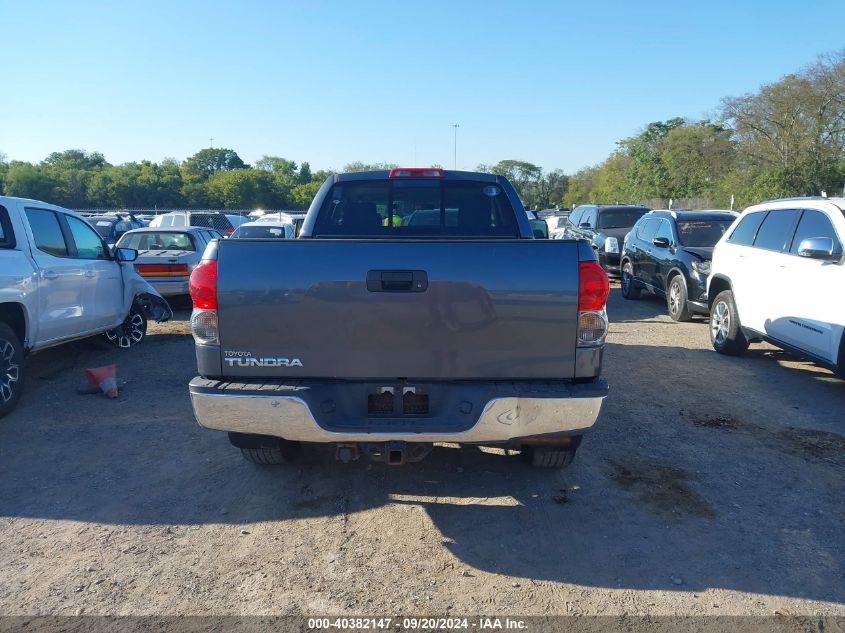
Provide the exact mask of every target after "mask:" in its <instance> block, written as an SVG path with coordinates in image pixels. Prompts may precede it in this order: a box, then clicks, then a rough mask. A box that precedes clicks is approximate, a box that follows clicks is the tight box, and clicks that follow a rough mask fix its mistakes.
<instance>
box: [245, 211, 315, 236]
mask: <svg viewBox="0 0 845 633" xmlns="http://www.w3.org/2000/svg"><path fill="white" fill-rule="evenodd" d="M254 221H255V222H276V223H282V224H288V223H290V224H293V236H294V237H298V236H299V231H300V229H302V223H303V222H305V212H301V213H298V212H296V211H281V212H279V213H265V214H264V215H262V216H260V217H259V218H257V219H256V220H254Z"/></svg>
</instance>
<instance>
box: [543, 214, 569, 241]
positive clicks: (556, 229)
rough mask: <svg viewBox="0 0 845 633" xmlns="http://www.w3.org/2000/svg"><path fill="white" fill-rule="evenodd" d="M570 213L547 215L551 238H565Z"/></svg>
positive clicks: (546, 219)
mask: <svg viewBox="0 0 845 633" xmlns="http://www.w3.org/2000/svg"><path fill="white" fill-rule="evenodd" d="M568 217H569V216H568V215H547V216H546V218H545V221H546V225H547V226H548V230H549V238H550V239H553V240H560V239H563V238H564V236H565V233H566V220H567V218H568Z"/></svg>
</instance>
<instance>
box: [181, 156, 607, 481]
mask: <svg viewBox="0 0 845 633" xmlns="http://www.w3.org/2000/svg"><path fill="white" fill-rule="evenodd" d="M434 214H436V216H435V215H434ZM394 217H398V218H400V219H401V220H402V221H401V222H393V221H392V220H391V218H394ZM408 218H410V221H406V219H408ZM418 218H425V221H420V222H415V221H414V220H416V219H418ZM434 218H436V221H431V220H433V219H434ZM314 238H326V239H314ZM515 261H528V262H531V271H530V272H526V271H525V270H524V267H519V266H517V267H516V268H515V267H514V262H515ZM608 290H609V285H608V279H607V275H606V274H605V273H604V271H603V270H602V269H601V267H600V266H599V265H598V262H597V261H596V256H595V253H594V251H593V249H591V248H590V247H589V246H588V245H587V244H586V243H584V242H577V241H570V240H556V241H551V240H535V239H534V235H533V232H532V230H531V226H530V224H529V220H528V216H527V215H526V213H525V211H524V210H523V208H522V204H521V203H520V200H519V197H518V195H517V194H516V191H515V190H514V188H513V187H512V186H511V184H510V182H508V180H507V179H506V178H504V177H503V176H497V175H494V174H481V173H470V172H461V171H444V170H442V169H432V168H425V169H415V168H414V169H411V168H408V169H404V168H400V169H393V170H391V171H377V172H363V173H355V174H338V175H332V176H330V177H329V178H328V179H327V180H326V182H325V183H324V184H323V186H322V188H321V189H320V190H319V193H318V194H317V196H316V198H315V200H314V202H313V204H312V205H311V209H310V211H309V212H308V216H307V218H306V219H305V224H304V225H303V227H302V233H301V234H300V236H299V239H296V240H260V241H249V240H239V239H234V240H232V239H230V240H221V241H218V242H215V243H213V244H212V245H211V246H210V247H209V248H208V249H207V250H206V252H205V254H204V256H203V261H202V262H201V263H200V265H199V266H197V268H196V269H194V272H193V274H192V275H191V298H192V299H193V302H194V311H193V314H192V317H191V327H192V332H193V335H194V340H195V343H196V353H197V364H198V370H199V374H200V375H199V376H198V377H196V378H194V379H193V380H192V381H191V383H190V394H191V399H192V401H193V408H194V412H195V415H196V417H197V420H198V422H199V424H200V425H202V426H204V427H206V428H209V429H219V430H224V431H228V432H229V440H230V441H231V443H232V444H233V445H235V446H236V447H238V448H240V449H241V450H242V452H243V454H244V456H245V457H246V458H247V459H249V460H251V461H253V462H255V463H258V464H274V463H281V462H283V461H285V460H287V459H288V458H290V457H291V456H292V455H293V453H294V451H295V448H296V446H297V444H298V443H299V442H317V443H329V444H334V445H335V450H336V456H337V457H338V458H339V459H341V460H344V461H348V460H351V459H356V458H357V457H358V456H360V455H361V454H363V455H366V456H367V457H369V458H371V459H374V460H381V461H386V462H387V463H390V464H401V463H404V462H405V461H417V460H419V459H422V458H423V457H424V456H425V455H426V454H427V453H428V452H429V451H430V449H431V444H432V443H433V442H458V443H468V444H493V445H500V446H509V447H517V448H519V449H521V450H522V451H523V455H524V456H525V457H526V459H528V460H529V461H530V462H531V463H533V464H534V465H536V466H539V467H563V466H565V465H567V464H568V463H569V462H571V461H572V459H573V457H574V456H575V451H576V450H577V448H578V446H579V444H580V443H581V437H582V435H583V434H584V433H586V432H587V431H588V430H589V429H590V428H591V427H592V426H593V425H594V424H595V422H596V420H597V418H598V415H599V411H600V409H601V406H602V402H603V400H604V398H605V396H606V395H607V392H608V386H607V382H606V381H605V380H604V379H602V378H601V377H600V375H601V364H602V351H603V347H604V341H605V336H606V333H607V315H606V311H605V302H606V300H607V295H608Z"/></svg>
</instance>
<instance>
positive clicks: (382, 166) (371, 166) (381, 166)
mask: <svg viewBox="0 0 845 633" xmlns="http://www.w3.org/2000/svg"><path fill="white" fill-rule="evenodd" d="M394 167H399V165H397V164H396V163H362V162H361V161H360V160H356V161H353V162H351V163H347V164H346V165H344V166H343V172H344V173H349V172H359V171H384V170H386V169H393V168H394Z"/></svg>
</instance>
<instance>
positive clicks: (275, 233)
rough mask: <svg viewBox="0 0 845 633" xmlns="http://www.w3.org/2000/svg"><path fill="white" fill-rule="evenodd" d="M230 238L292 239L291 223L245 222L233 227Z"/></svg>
mask: <svg viewBox="0 0 845 633" xmlns="http://www.w3.org/2000/svg"><path fill="white" fill-rule="evenodd" d="M230 237H231V238H232V239H274V238H275V239H283V240H292V239H293V224H292V223H290V222H285V223H282V222H269V221H268V222H246V223H244V224H241V225H240V226H239V227H238V228H236V229H235V232H234V233H232V235H231V236H230Z"/></svg>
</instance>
